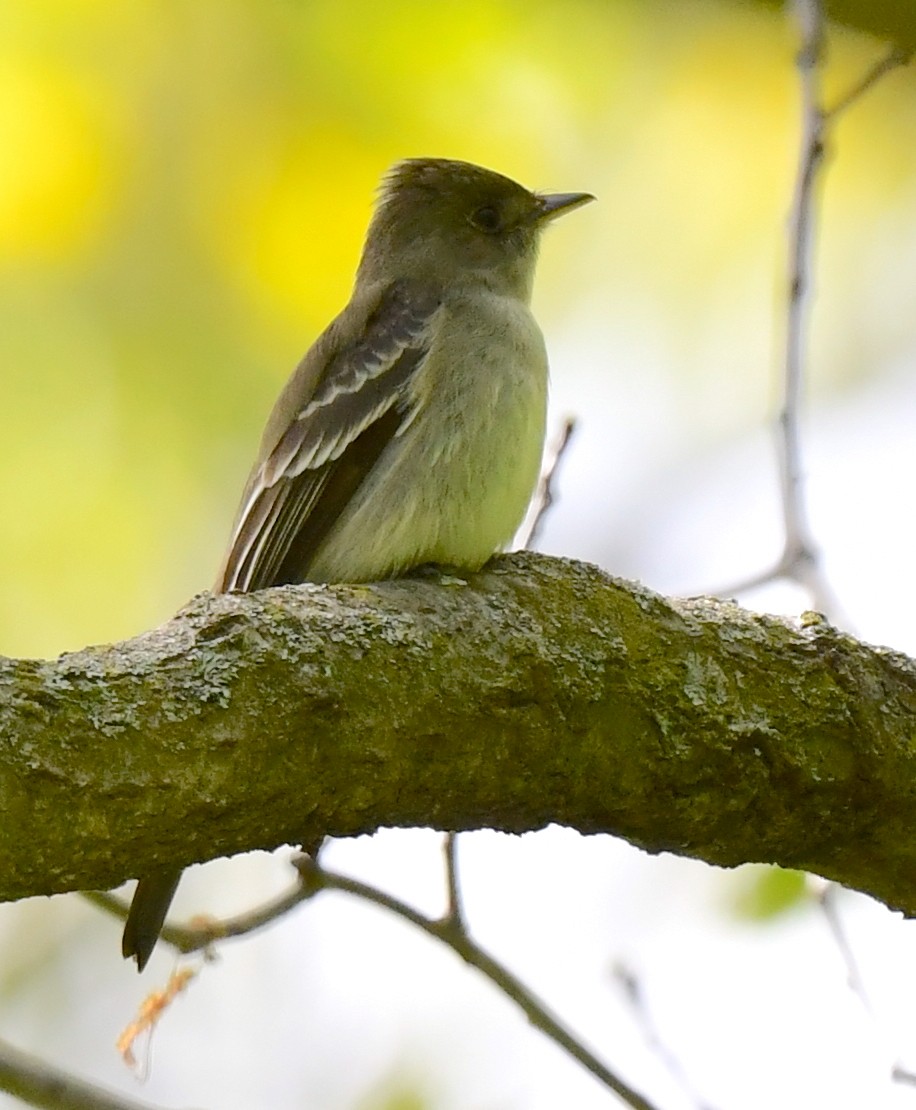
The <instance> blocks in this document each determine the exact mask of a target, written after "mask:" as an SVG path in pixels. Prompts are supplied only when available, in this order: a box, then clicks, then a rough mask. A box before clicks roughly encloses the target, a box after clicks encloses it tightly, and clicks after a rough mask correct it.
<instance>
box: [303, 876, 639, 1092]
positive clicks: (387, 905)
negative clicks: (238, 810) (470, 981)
mask: <svg viewBox="0 0 916 1110" xmlns="http://www.w3.org/2000/svg"><path fill="white" fill-rule="evenodd" d="M296 865H297V867H298V869H299V872H300V874H301V876H302V881H303V884H304V885H305V886H306V887H307V888H308V890H309V892H310V893H311V894H317V893H318V892H319V891H321V890H339V891H343V892H344V893H346V894H351V895H354V896H355V897H357V898H362V899H363V900H364V901H366V902H371V903H372V905H374V906H381V907H383V908H384V909H386V910H389V911H390V912H391V913H393V914H396V915H397V916H398V917H400V918H401V919H402V920H404V921H409V922H410V923H411V924H412V925H415V926H416V927H417V928H418V929H422V930H423V932H424V933H426V934H427V935H428V936H431V937H435V938H436V939H437V940H440V941H442V943H443V944H445V945H447V946H448V947H449V948H451V950H452V951H453V952H454V953H455V954H456V955H458V956H460V957H461V958H462V960H464V962H465V963H467V964H470V966H471V967H476V968H477V969H478V970H479V971H481V972H483V974H484V975H485V976H486V977H487V978H488V979H489V980H490V982H492V983H493V984H495V985H496V986H497V987H498V988H499V989H500V990H501V991H502V993H503V994H505V995H506V997H507V998H510V999H511V1000H512V1001H513V1002H514V1003H515V1004H516V1005H517V1006H518V1007H519V1008H520V1009H521V1010H522V1012H523V1013H524V1015H525V1017H526V1018H527V1019H528V1021H529V1022H530V1023H531V1024H532V1025H533V1026H534V1027H535V1029H539V1030H540V1031H541V1032H542V1033H544V1034H546V1035H547V1036H548V1037H550V1039H551V1040H552V1041H554V1042H555V1043H556V1044H558V1045H560V1047H561V1048H564V1049H565V1050H566V1051H567V1052H568V1053H569V1054H570V1056H572V1057H573V1059H575V1060H576V1061H578V1063H580V1064H581V1065H582V1066H583V1067H584V1068H586V1069H587V1070H588V1071H589V1072H590V1073H591V1074H592V1075H593V1076H594V1077H595V1078H596V1079H597V1080H599V1082H601V1083H603V1084H604V1086H605V1087H607V1088H609V1089H610V1090H612V1091H614V1092H615V1094H617V1095H618V1096H619V1097H620V1098H621V1099H623V1101H624V1102H625V1103H626V1104H627V1106H631V1107H633V1108H634V1110H653V1106H652V1103H650V1102H649V1101H648V1100H647V1099H645V1098H644V1097H643V1096H642V1095H640V1094H639V1093H638V1092H637V1091H635V1090H633V1088H632V1087H630V1086H629V1085H628V1084H627V1083H625V1082H624V1081H623V1080H622V1079H621V1078H620V1077H619V1076H617V1075H615V1074H614V1072H612V1071H611V1070H610V1069H609V1068H607V1067H606V1066H605V1065H604V1064H602V1063H601V1061H600V1060H599V1059H598V1058H597V1057H596V1056H595V1055H594V1054H593V1053H591V1052H589V1050H588V1049H587V1048H585V1046H584V1045H583V1044H582V1043H581V1042H580V1041H578V1040H577V1039H576V1038H575V1037H574V1036H573V1035H572V1034H571V1033H570V1032H569V1030H568V1029H566V1027H565V1026H564V1025H563V1024H562V1022H560V1020H559V1019H558V1018H557V1017H555V1016H554V1015H553V1014H552V1013H551V1012H550V1010H549V1009H548V1008H547V1006H546V1005H545V1004H544V1003H543V1002H542V1001H541V1000H540V999H539V998H538V997H537V996H536V995H535V994H533V993H532V992H531V991H530V990H529V989H528V988H527V987H526V986H525V984H524V983H522V982H521V980H520V979H517V978H516V977H515V976H514V975H513V974H512V972H511V971H509V969H508V968H506V967H504V966H503V965H502V964H501V963H499V961H498V960H495V959H494V958H493V957H492V956H491V955H489V953H487V952H485V951H484V950H483V949H482V948H481V947H480V946H479V945H478V944H477V943H476V942H475V941H473V940H472V939H471V937H470V936H469V935H468V934H467V933H466V932H465V931H464V929H463V928H460V927H456V920H455V918H454V917H452V916H451V915H448V914H446V916H445V917H443V918H440V919H436V918H430V917H426V916H425V915H423V914H421V913H420V912H419V911H418V910H415V909H414V908H413V907H412V906H408V905H407V903H406V902H401V901H400V900H399V899H397V898H393V897H392V896H391V895H390V894H385V893H384V892H383V891H380V890H377V889H376V888H375V887H371V886H368V885H367V884H366V883H361V882H359V881H358V880H357V879H351V878H348V877H347V876H345V875H339V874H337V873H335V872H333V871H326V870H325V869H324V868H323V867H321V866H320V865H319V864H317V863H316V862H315V861H314V860H312V859H311V857H310V856H300V857H298V859H297V861H296Z"/></svg>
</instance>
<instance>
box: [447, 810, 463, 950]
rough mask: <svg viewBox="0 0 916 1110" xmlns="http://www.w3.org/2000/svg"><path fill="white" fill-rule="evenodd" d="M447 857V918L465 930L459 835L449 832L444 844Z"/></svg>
mask: <svg viewBox="0 0 916 1110" xmlns="http://www.w3.org/2000/svg"><path fill="white" fill-rule="evenodd" d="M443 851H444V855H445V884H446V891H447V898H448V902H447V905H446V909H445V916H446V918H447V919H448V920H449V921H451V922H453V923H454V924H455V925H456V926H459V927H460V928H462V929H464V908H463V906H462V904H461V884H460V882H459V880H458V834H457V833H455V832H447V833H446V834H445V843H444V844H443Z"/></svg>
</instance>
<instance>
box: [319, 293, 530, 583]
mask: <svg viewBox="0 0 916 1110" xmlns="http://www.w3.org/2000/svg"><path fill="white" fill-rule="evenodd" d="M511 308H512V311H511V312H507V311H506V306H505V305H504V304H503V303H495V304H494V311H493V312H492V314H490V315H489V316H488V315H487V314H482V313H480V312H477V313H476V314H475V316H476V318H479V320H480V328H479V334H477V335H475V336H474V337H473V342H471V343H468V342H464V343H463V344H460V345H459V347H460V349H461V350H462V351H463V355H462V358H463V361H462V362H461V365H460V367H459V371H458V372H457V373H456V372H455V371H456V368H455V365H454V363H451V364H448V365H447V364H445V362H444V360H443V359H441V358H437V357H436V354H437V352H436V348H434V349H433V351H431V353H430V360H429V362H430V367H431V371H432V372H431V373H429V374H427V375H426V376H425V377H418V382H417V389H416V399H415V403H416V406H417V407H416V416H415V418H414V419H413V421H412V422H411V423H410V424H409V425H408V426H407V427H406V428H405V429H404V430H403V431H402V434H401V435H399V436H397V437H396V438H395V439H394V440H392V442H391V443H390V444H389V445H388V447H387V448H386V449H385V451H384V452H383V454H382V456H381V457H380V459H379V461H378V463H377V464H376V466H375V467H374V468H373V472H372V473H371V474H370V475H369V477H368V478H367V479H366V481H365V482H364V483H363V485H362V487H361V488H360V490H359V491H358V492H357V494H356V496H355V497H354V499H353V502H352V504H351V506H350V507H349V508H348V509H347V510H346V511H345V513H344V514H343V516H342V517H341V519H340V521H339V522H338V523H337V525H336V526H335V528H334V529H333V531H332V532H331V533H330V534H329V536H328V538H327V540H326V541H325V543H324V544H323V545H322V547H321V548H320V549H319V551H318V552H317V553H316V557H315V560H314V563H313V564H312V567H311V568H310V572H309V578H310V579H311V580H312V581H350V582H357V581H372V580H375V579H379V578H385V577H389V576H391V575H394V574H397V573H399V572H403V571H405V570H408V569H409V568H410V567H413V566H417V565H419V564H421V563H442V564H448V565H451V566H456V567H461V568H464V569H468V570H471V569H476V568H478V567H480V566H481V565H482V564H483V563H485V562H486V560H487V559H488V558H489V557H490V556H491V555H492V554H493V553H494V552H495V551H498V550H500V549H501V548H503V547H505V546H506V544H508V543H509V541H510V540H511V539H512V537H513V535H514V534H515V531H516V530H517V528H518V526H519V524H520V523H521V521H522V518H523V517H524V515H525V510H526V509H527V507H528V503H529V501H530V499H531V495H532V492H533V490H534V486H535V484H536V482H537V478H538V472H539V468H540V463H541V453H542V447H543V439H544V422H545V417H546V401H547V356H546V353H545V350H544V344H543V338H542V337H541V333H540V331H539V329H538V327H537V324H536V323H535V322H534V319H533V317H532V316H531V314H530V312H529V311H528V310H527V308H525V306H524V305H521V304H520V303H518V302H514V303H513V304H512V306H511ZM452 339H453V337H452V336H450V335H449V332H448V324H447V323H446V325H445V327H444V329H443V335H442V336H441V338H440V340H439V341H438V342H439V350H456V349H458V348H456V346H455V344H454V342H450V340H452ZM431 396H432V397H433V399H432V400H431V401H430V400H428V398H429V397H431Z"/></svg>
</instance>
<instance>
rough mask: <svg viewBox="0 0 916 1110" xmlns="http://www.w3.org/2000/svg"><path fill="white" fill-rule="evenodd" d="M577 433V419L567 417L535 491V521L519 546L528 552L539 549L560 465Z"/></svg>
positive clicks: (553, 496)
mask: <svg viewBox="0 0 916 1110" xmlns="http://www.w3.org/2000/svg"><path fill="white" fill-rule="evenodd" d="M575 431H576V420H575V417H572V416H567V417H566V418H565V419H564V421H563V426H562V427H561V429H560V434H559V436H558V437H557V442H556V444H555V445H554V447H553V450H552V452H551V456H550V458H549V459H548V462H547V465H546V466H545V468H544V472H543V473H542V474H541V477H540V480H539V481H538V488H537V489H536V490H535V493H534V498H533V499H532V503H533V504H534V506H535V512H534V519H533V520H532V522H531V527H530V529H529V530H528V535H527V536H526V537H525V542H524V543H522V544H519V546H520V547H523V548H525V550H526V551H534V550H536V549H537V545H538V540H539V539H540V534H541V528H542V527H543V525H544V521H545V520H546V519H547V514H548V513H549V512H550V509H551V507H552V506H553V504H554V501H555V500H556V498H555V495H554V483H555V481H556V477H557V473H558V472H559V469H560V464H561V463H562V462H563V456H564V455H565V454H566V451H567V449H568V447H569V444H570V442H571V440H572V437H573V435H574V433H575Z"/></svg>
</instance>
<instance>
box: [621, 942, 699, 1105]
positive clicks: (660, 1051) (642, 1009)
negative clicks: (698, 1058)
mask: <svg viewBox="0 0 916 1110" xmlns="http://www.w3.org/2000/svg"><path fill="white" fill-rule="evenodd" d="M613 975H614V978H615V979H616V980H617V982H618V983H619V984H620V985H621V987H622V988H623V992H624V995H625V996H626V1000H627V1002H628V1003H629V1006H630V1009H631V1010H632V1012H633V1016H634V1017H635V1019H636V1023H637V1025H638V1026H639V1028H640V1030H641V1031H642V1035H643V1039H644V1040H645V1042H646V1044H647V1046H648V1047H649V1048H650V1049H651V1051H652V1052H653V1053H654V1054H655V1055H656V1056H657V1057H658V1058H659V1060H661V1062H662V1064H663V1065H664V1066H665V1068H666V1069H667V1071H668V1074H669V1075H670V1076H671V1078H672V1079H673V1080H674V1082H675V1083H677V1085H678V1086H679V1087H680V1088H681V1090H682V1091H683V1092H684V1094H685V1095H687V1097H688V1098H689V1099H690V1100H691V1102H693V1103H694V1104H695V1105H696V1106H697V1110H713V1108H712V1106H711V1105H710V1104H709V1103H707V1102H704V1101H703V1100H702V1099H701V1098H700V1096H699V1095H698V1093H697V1092H696V1091H695V1090H694V1088H693V1085H692V1084H691V1082H690V1080H689V1079H688V1077H687V1073H686V1072H685V1071H684V1068H683V1065H682V1064H681V1062H680V1061H679V1060H678V1059H677V1057H676V1056H675V1055H674V1053H673V1052H672V1051H671V1049H670V1048H669V1047H668V1046H667V1045H666V1044H665V1042H664V1041H663V1040H662V1037H661V1035H660V1034H659V1032H658V1029H657V1028H656V1025H655V1022H654V1021H653V1020H652V1014H651V1013H650V1011H649V1006H648V1004H647V1002H646V997H645V993H644V991H643V988H642V983H641V981H640V979H639V976H638V975H637V974H636V973H635V972H634V971H633V970H632V969H631V968H629V967H627V966H626V964H623V963H617V964H615V965H614V968H613Z"/></svg>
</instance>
